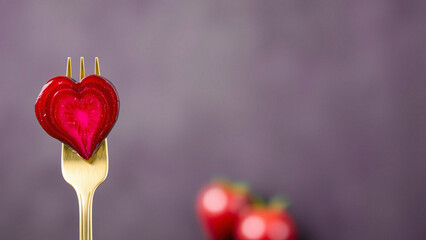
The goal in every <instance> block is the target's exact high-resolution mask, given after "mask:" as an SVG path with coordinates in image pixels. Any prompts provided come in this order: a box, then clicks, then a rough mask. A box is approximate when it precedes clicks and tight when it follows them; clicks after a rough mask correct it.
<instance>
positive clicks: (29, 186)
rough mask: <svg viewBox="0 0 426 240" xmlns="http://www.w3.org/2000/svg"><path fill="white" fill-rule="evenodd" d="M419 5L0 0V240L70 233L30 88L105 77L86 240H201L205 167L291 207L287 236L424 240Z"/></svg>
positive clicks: (425, 120) (51, 150) (56, 158)
mask: <svg viewBox="0 0 426 240" xmlns="http://www.w3.org/2000/svg"><path fill="white" fill-rule="evenodd" d="M425 11H426V2H425V1H405V0H393V1H385V0H382V1H380V0H359V1H332V0H327V1H313V0H294V1H293V0H290V1H272V0H264V1H261V0H244V1H242V0H241V1H240V0H234V1H229V0H227V1H198V0H185V1H154V0H152V1H131V2H125V1H116V2H114V1H97V2H96V1H67V2H66V1H62V2H60V1H1V2H0V34H1V35H0V81H1V87H0V133H1V134H0V143H1V144H0V153H1V159H0V191H1V195H0V239H23V240H25V239H35V240H46V239H61V240H71V239H78V210H77V199H76V196H75V194H74V191H73V190H72V188H71V187H70V186H68V185H67V184H66V183H65V182H64V181H63V179H62V176H61V172H60V143H59V142H58V141H56V140H55V139H52V138H50V137H49V136H48V135H47V134H45V133H44V131H43V129H42V128H41V127H40V126H39V124H38V122H37V120H36V118H35V114H34V109H33V108H34V102H35V99H36V97H37V95H38V93H39V92H40V90H41V87H42V86H43V84H44V83H45V82H46V81H47V80H49V79H50V78H51V77H54V76H57V75H64V74H65V63H66V57H68V56H71V57H72V59H73V64H74V72H73V73H74V76H78V57H80V56H84V57H86V64H87V65H88V66H87V72H89V73H90V72H91V71H93V70H92V69H93V67H92V66H93V61H94V57H95V56H99V57H100V61H101V73H102V74H103V75H104V76H106V77H107V78H109V79H110V80H111V81H112V82H113V83H114V84H115V86H116V87H117V89H118V91H119V95H120V99H121V104H122V105H121V112H120V117H119V120H118V122H117V125H116V126H115V128H114V129H113V131H112V132H111V134H110V136H109V138H108V140H109V147H110V148H109V150H110V160H111V162H110V173H109V176H108V178H107V181H106V182H105V183H104V184H103V185H101V187H100V188H99V189H98V191H97V193H96V196H95V202H94V203H95V206H94V237H95V239H105V240H107V239H127V240H132V239H135V240H136V239H138V240H140V239H149V240H157V239H158V240H164V239H181V240H188V239H194V240H195V239H203V235H202V233H201V231H200V230H199V227H198V223H197V220H196V217H195V213H194V210H193V209H194V207H193V206H194V198H195V195H196V193H197V191H198V190H199V189H200V187H201V186H202V185H203V184H205V183H206V182H207V181H208V180H209V179H210V178H211V177H213V176H215V175H226V176H229V177H232V178H234V179H238V180H246V181H248V182H250V183H251V184H252V186H253V188H254V189H255V190H256V191H258V192H260V193H262V194H264V195H265V196H271V195H273V194H275V193H283V194H286V195H287V196H289V198H290V199H291V200H292V206H291V208H290V211H291V213H292V214H293V215H294V217H295V218H296V220H297V222H298V224H299V228H300V231H301V232H302V239H320V240H321V239H324V240H329V239H345V240H351V239H354V240H355V239H356V240H359V239H423V238H424V236H425V234H426V230H425V228H424V224H425V216H426V207H425V201H426V188H425V181H426V174H425V172H426V162H425V158H426V148H425V146H426V138H425V130H426V115H425V107H426V104H425V103H426V82H425V77H426V67H425V65H426V51H425V43H426V24H425V23H426V21H425V17H424V15H425Z"/></svg>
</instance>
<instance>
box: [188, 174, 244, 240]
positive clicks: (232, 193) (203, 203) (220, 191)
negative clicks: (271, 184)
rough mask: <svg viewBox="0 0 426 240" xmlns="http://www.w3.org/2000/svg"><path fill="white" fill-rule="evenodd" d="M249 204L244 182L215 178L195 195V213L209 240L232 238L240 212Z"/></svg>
mask: <svg viewBox="0 0 426 240" xmlns="http://www.w3.org/2000/svg"><path fill="white" fill-rule="evenodd" d="M248 206H249V190H248V186H247V185H246V184H241V183H231V182H229V181H224V180H216V181H212V182H211V183H209V184H208V185H207V186H206V187H204V188H203V189H202V190H201V192H200V193H199V195H198V197H197V206H196V208H197V214H198V218H199V220H200V222H201V225H202V226H203V228H204V231H205V233H206V235H207V236H208V238H209V239H211V240H230V239H234V237H233V234H234V231H235V225H236V223H237V220H238V216H239V214H240V212H241V211H242V210H243V209H244V208H246V207H248Z"/></svg>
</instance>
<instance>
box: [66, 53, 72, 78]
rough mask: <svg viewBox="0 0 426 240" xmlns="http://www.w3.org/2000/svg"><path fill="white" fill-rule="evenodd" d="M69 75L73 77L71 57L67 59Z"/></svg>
mask: <svg viewBox="0 0 426 240" xmlns="http://www.w3.org/2000/svg"><path fill="white" fill-rule="evenodd" d="M66 76H67V77H69V78H72V71H71V58H70V57H68V59H67V75H66Z"/></svg>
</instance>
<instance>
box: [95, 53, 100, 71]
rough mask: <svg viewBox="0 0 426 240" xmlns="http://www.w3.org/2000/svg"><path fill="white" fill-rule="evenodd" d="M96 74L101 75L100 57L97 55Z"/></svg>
mask: <svg viewBox="0 0 426 240" xmlns="http://www.w3.org/2000/svg"><path fill="white" fill-rule="evenodd" d="M95 75H101V71H100V70H99V58H98V57H95Z"/></svg>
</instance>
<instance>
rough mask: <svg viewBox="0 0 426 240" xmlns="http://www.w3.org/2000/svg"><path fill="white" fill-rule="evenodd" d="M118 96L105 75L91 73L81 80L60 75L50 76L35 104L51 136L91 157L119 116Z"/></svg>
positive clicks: (44, 127)
mask: <svg viewBox="0 0 426 240" xmlns="http://www.w3.org/2000/svg"><path fill="white" fill-rule="evenodd" d="M118 111H119V100H118V96H117V93H116V91H115V88H114V86H113V85H112V84H111V83H110V82H109V81H108V80H106V79H105V78H103V77H101V76H97V75H89V76H87V77H85V78H83V80H81V82H76V81H75V80H73V79H71V78H68V77H64V76H60V77H55V78H52V79H50V80H49V81H48V82H47V83H46V84H45V85H44V86H43V89H42V90H41V93H40V95H39V96H38V98H37V102H36V104H35V113H36V116H37V119H38V121H39V122H40V125H41V126H42V127H43V129H44V130H45V131H46V132H47V133H48V134H49V135H50V136H52V137H54V138H56V139H58V140H60V141H61V142H63V143H65V144H67V145H68V146H70V147H71V148H73V149H74V150H75V151H76V152H77V153H78V154H79V155H80V156H81V157H82V158H84V159H86V160H88V159H89V158H90V157H91V156H92V155H93V154H94V153H95V152H96V150H97V149H98V148H99V146H100V145H101V143H102V141H103V140H104V139H105V138H106V136H107V135H108V133H109V132H110V131H111V129H112V127H113V126H114V124H115V121H116V120H117V118H118Z"/></svg>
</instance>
